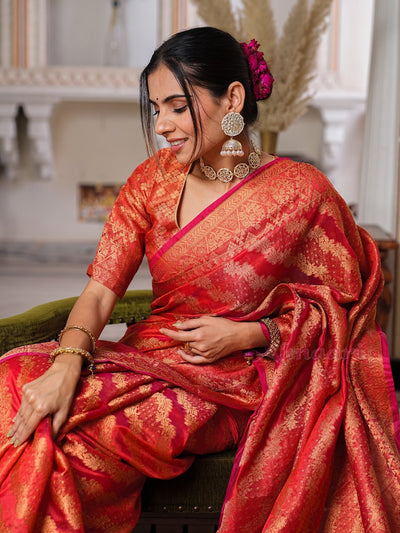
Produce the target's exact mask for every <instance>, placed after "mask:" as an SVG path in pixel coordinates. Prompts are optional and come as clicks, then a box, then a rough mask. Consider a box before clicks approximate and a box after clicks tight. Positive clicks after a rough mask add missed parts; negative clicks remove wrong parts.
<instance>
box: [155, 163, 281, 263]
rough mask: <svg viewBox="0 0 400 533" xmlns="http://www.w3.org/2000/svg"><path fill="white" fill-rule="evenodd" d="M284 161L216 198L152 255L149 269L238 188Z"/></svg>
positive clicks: (253, 175)
mask: <svg viewBox="0 0 400 533" xmlns="http://www.w3.org/2000/svg"><path fill="white" fill-rule="evenodd" d="M284 159H287V158H285V157H276V158H275V159H273V160H272V161H270V162H269V163H266V164H265V165H263V166H262V167H260V168H258V169H257V170H255V171H254V172H252V173H251V174H249V175H248V176H247V177H246V178H244V179H243V180H242V181H240V182H239V183H237V184H236V185H235V186H234V187H232V189H229V191H227V192H226V193H224V194H223V195H222V196H220V197H219V198H218V200H215V202H213V203H212V204H210V205H209V206H208V207H207V208H206V209H204V210H203V211H202V212H201V213H199V214H198V215H197V216H196V217H194V219H193V220H192V221H191V222H189V224H186V226H184V227H183V228H182V229H180V230H179V231H178V232H177V233H175V235H174V236H173V237H171V238H170V239H169V240H168V241H167V242H166V243H165V244H164V245H163V246H161V248H160V249H159V250H158V252H157V253H155V254H154V255H153V257H152V258H151V259H150V260H149V267H150V268H153V267H154V265H155V264H156V263H157V261H158V260H159V259H160V258H161V257H162V256H163V255H164V254H165V253H166V252H167V251H168V250H169V249H170V248H171V247H172V246H173V245H174V244H175V243H176V242H178V241H179V240H180V239H181V238H182V237H184V236H185V235H186V233H188V232H189V231H190V230H191V229H192V228H194V227H195V226H196V225H197V224H198V223H199V222H201V221H202V220H204V219H205V218H206V217H207V216H208V215H209V214H210V213H211V212H212V211H214V209H216V208H217V207H218V206H220V205H221V204H222V203H223V202H224V201H225V200H226V199H227V198H229V196H231V195H232V194H234V193H235V192H236V191H237V190H238V189H239V188H240V187H242V186H243V185H244V184H245V183H247V182H248V181H250V180H251V179H253V178H255V177H256V176H257V175H258V174H259V173H260V172H262V171H263V170H265V169H267V168H269V167H270V166H272V165H274V164H275V163H276V162H278V161H282V160H284Z"/></svg>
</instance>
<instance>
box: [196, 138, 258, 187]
mask: <svg viewBox="0 0 400 533" xmlns="http://www.w3.org/2000/svg"><path fill="white" fill-rule="evenodd" d="M243 151H244V152H245V154H246V155H245V156H244V157H233V156H224V157H220V158H219V159H218V164H215V163H214V165H211V164H207V162H205V161H204V160H203V158H202V157H200V160H199V166H200V170H201V172H202V174H203V175H204V176H205V177H206V178H207V179H209V180H211V181H214V180H219V181H222V182H225V183H227V182H231V181H232V180H233V179H235V178H237V179H239V180H241V179H244V178H245V177H246V176H248V175H249V173H250V172H252V171H253V170H255V169H256V168H259V167H260V165H261V152H260V150H259V149H258V148H257V147H255V146H254V145H250V146H249V147H246V148H244V149H243Z"/></svg>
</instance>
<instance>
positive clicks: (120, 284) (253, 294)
mask: <svg viewBox="0 0 400 533" xmlns="http://www.w3.org/2000/svg"><path fill="white" fill-rule="evenodd" d="M161 163H162V165H163V167H164V169H165V172H164V173H161V172H160V171H158V170H157V168H156V167H155V165H154V163H152V162H151V161H148V162H146V163H144V164H143V165H141V167H139V168H138V169H137V171H135V173H134V175H133V176H132V177H131V179H130V180H129V181H128V184H127V186H126V187H125V188H124V190H123V191H122V193H121V195H120V198H119V199H118V201H117V203H116V206H115V208H114V210H113V213H112V215H111V217H110V220H109V222H108V223H107V225H106V227H105V230H104V234H103V237H102V239H101V241H100V244H99V249H98V253H97V256H96V260H95V261H94V263H93V265H91V267H90V268H89V273H90V275H92V276H93V277H94V278H95V279H97V280H98V281H100V282H101V283H104V284H105V285H107V286H108V287H110V288H111V289H112V290H114V291H115V292H116V293H117V294H118V295H120V296H122V295H123V293H124V291H125V290H126V288H127V286H128V284H129V281H130V279H131V277H132V276H133V275H134V273H135V271H136V269H137V267H138V265H139V264H140V261H141V258H142V250H143V249H146V254H147V256H148V258H149V264H150V268H151V271H152V276H153V291H154V302H153V306H152V314H151V315H150V317H149V318H148V319H146V320H144V321H143V322H141V323H139V324H136V325H134V326H131V327H130V328H129V330H128V331H127V334H126V335H125V337H124V339H122V343H123V344H119V343H106V342H103V343H100V349H99V350H98V353H97V356H96V358H97V367H96V375H95V376H94V377H87V376H83V377H82V379H81V382H80V384H79V386H78V390H77V395H76V399H75V402H74V404H73V408H72V411H71V415H70V418H69V420H68V421H67V423H66V424H65V426H64V427H63V429H62V433H61V434H60V435H59V436H58V438H57V439H56V441H55V442H53V441H52V439H51V433H50V429H49V421H48V420H47V419H46V420H44V421H43V422H42V423H41V424H40V426H39V427H38V429H37V431H36V433H35V435H34V437H33V438H32V439H31V440H30V441H29V442H27V443H25V444H23V445H22V446H20V447H19V448H16V449H15V448H13V447H12V446H11V444H10V443H9V442H8V439H6V438H5V434H6V433H7V431H8V429H9V427H10V426H11V418H12V417H13V416H14V414H15V412H16V411H17V409H18V402H19V394H20V389H21V387H22V385H23V383H25V382H26V381H30V380H32V379H34V378H35V377H36V376H37V375H39V374H40V373H42V372H43V371H44V369H45V368H47V365H48V364H49V363H48V359H47V355H48V353H49V352H50V351H51V349H52V347H53V344H52V343H47V344H45V345H37V346H30V347H23V348H20V349H16V350H13V351H12V352H10V353H9V354H6V356H5V357H4V358H3V359H2V363H1V364H0V372H1V379H2V383H5V384H6V385H5V387H4V391H3V402H2V405H1V413H0V431H1V435H0V457H1V463H0V465H1V466H0V521H1V523H3V524H5V527H6V529H4V531H18V532H25V531H63V532H64V531H71V532H72V531H84V530H85V529H86V530H89V531H91V532H92V531H93V532H94V531H99V532H100V531H107V532H110V531H115V532H118V533H120V532H123V531H130V530H131V529H132V527H133V526H134V524H135V523H136V521H137V519H138V513H139V508H140V490H141V487H142V485H143V482H144V479H145V477H146V476H154V477H162V478H169V477H173V476H176V475H179V474H180V473H182V472H183V471H184V470H185V469H187V468H188V466H190V464H191V461H192V459H193V454H196V453H209V452H212V451H216V450H222V449H226V448H228V447H231V446H235V445H237V444H239V445H238V452H237V458H236V461H235V466H234V469H233V472H232V477H231V481H230V485H229V487H228V491H227V495H226V500H225V505H224V509H223V513H222V516H221V523H220V529H219V531H220V533H234V532H238V533H239V532H240V533H242V532H244V531H246V533H258V532H262V531H268V532H274V533H275V532H296V533H297V532H299V533H300V532H304V533H308V532H328V533H333V532H336V531H340V532H342V531H346V533H347V532H362V531H373V532H374V533H377V532H386V533H389V532H394V531H400V460H399V453H398V445H399V444H400V431H399V430H400V423H399V417H398V410H397V405H396V403H395V398H394V390H393V383H392V381H391V376H390V370H389V366H388V354H387V349H386V344H385V339H384V335H383V334H381V333H380V331H379V330H378V329H377V327H376V325H375V305H376V300H377V298H378V296H379V293H380V290H381V287H382V277H381V272H380V267H379V255H378V253H377V250H376V246H375V244H374V242H373V241H372V239H371V238H370V237H369V235H368V234H366V233H365V232H364V231H363V230H361V229H359V228H357V227H356V226H355V224H354V221H353V219H352V217H351V215H350V213H349V211H348V210H347V207H346V206H345V204H344V202H343V201H342V200H341V198H340V197H338V195H337V193H336V192H335V191H334V189H333V188H332V187H331V185H330V184H329V182H328V181H327V180H326V178H325V177H324V176H323V175H321V174H320V173H319V172H318V171H317V170H316V169H314V168H312V167H310V166H308V165H304V164H298V163H293V162H291V161H289V160H279V159H278V160H275V161H274V162H273V163H272V164H269V165H267V166H265V167H263V168H261V169H259V170H258V171H256V172H255V173H253V174H252V175H251V176H249V177H248V178H246V179H245V180H243V181H242V182H241V183H240V184H239V185H237V186H236V187H234V188H233V189H231V190H230V191H229V192H228V193H226V194H225V195H224V196H223V197H222V198H220V199H219V200H218V201H217V202H215V203H214V204H212V205H211V206H210V207H209V208H208V209H206V210H205V211H204V212H203V213H201V215H199V216H198V217H196V218H195V220H193V221H192V222H191V223H190V224H189V225H188V226H186V227H185V228H183V229H181V230H179V231H177V228H176V223H175V212H176V208H177V204H178V202H179V197H180V192H181V189H182V186H183V184H184V180H185V173H186V170H187V169H182V167H180V166H179V165H178V164H177V163H176V161H175V160H174V159H173V158H172V157H171V155H170V152H169V151H164V152H162V153H161ZM149 176H151V178H149ZM202 314H214V315H217V316H224V317H228V318H231V319H233V320H257V319H259V318H260V317H263V316H266V315H269V316H272V317H274V319H275V321H276V323H277V325H278V327H279V329H280V333H281V338H282V343H281V347H280V351H279V354H278V356H277V358H276V361H272V360H268V359H261V358H258V357H256V358H255V359H254V361H253V364H252V365H251V366H248V365H247V364H246V363H245V361H244V359H243V357H242V354H240V353H238V354H232V355H231V356H230V357H227V358H225V359H223V360H220V361H218V362H217V363H214V364H212V365H203V366H196V365H190V364H188V363H186V362H184V361H183V360H182V359H181V358H180V356H179V355H178V354H177V346H176V343H174V341H172V340H171V339H169V338H166V337H164V336H162V335H161V334H160V333H159V329H160V327H161V326H168V327H171V325H172V324H173V323H174V322H175V321H176V320H177V319H182V318H183V319H184V318H187V317H193V316H199V315H202ZM251 413H252V414H251ZM250 414H251V416H250V419H249V421H248V424H247V426H246V427H245V425H246V422H247V420H248V418H249V415H250ZM239 439H240V443H239Z"/></svg>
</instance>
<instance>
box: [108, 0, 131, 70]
mask: <svg viewBox="0 0 400 533" xmlns="http://www.w3.org/2000/svg"><path fill="white" fill-rule="evenodd" d="M104 64H105V66H108V67H125V66H127V64H128V44H127V34H126V28H125V20H124V16H123V6H122V0H112V1H111V17H110V23H109V27H108V32H107V37H106V45H105V53H104Z"/></svg>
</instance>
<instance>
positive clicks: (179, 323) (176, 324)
mask: <svg viewBox="0 0 400 533" xmlns="http://www.w3.org/2000/svg"><path fill="white" fill-rule="evenodd" d="M172 325H173V326H175V327H177V328H178V327H179V326H181V325H182V322H180V321H179V320H178V322H175V324H172Z"/></svg>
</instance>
